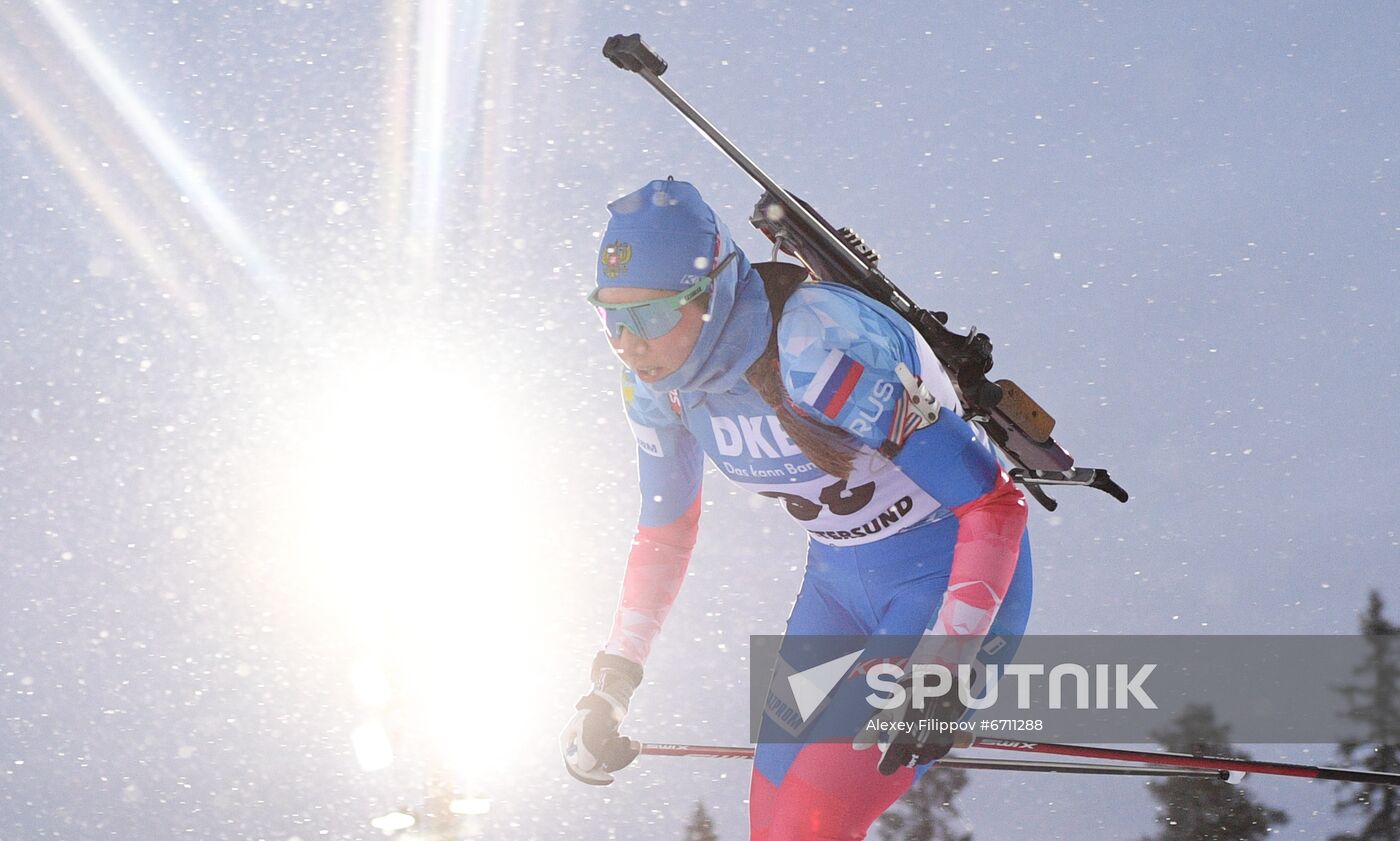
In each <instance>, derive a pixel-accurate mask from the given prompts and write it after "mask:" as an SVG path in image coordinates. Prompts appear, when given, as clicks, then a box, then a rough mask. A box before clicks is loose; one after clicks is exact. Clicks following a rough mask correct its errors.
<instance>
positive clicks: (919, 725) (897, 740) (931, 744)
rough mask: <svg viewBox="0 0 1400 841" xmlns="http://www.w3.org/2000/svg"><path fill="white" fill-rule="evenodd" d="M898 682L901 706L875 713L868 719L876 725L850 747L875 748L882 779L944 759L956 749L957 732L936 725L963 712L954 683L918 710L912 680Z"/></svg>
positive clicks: (954, 721) (863, 730)
mask: <svg viewBox="0 0 1400 841" xmlns="http://www.w3.org/2000/svg"><path fill="white" fill-rule="evenodd" d="M899 683H900V686H902V687H903V688H904V693H905V694H904V698H905V700H904V704H903V705H901V706H899V707H895V708H894V709H892V710H884V711H881V712H879V713H876V714H875V715H874V716H873V717H872V719H871V720H872V722H875V723H876V725H877V726H876V727H874V728H867V729H862V732H861V734H860V735H858V736H857V737H856V740H855V742H854V744H853V747H855V748H856V750H863V749H865V748H869V747H872V746H874V745H879V747H880V751H881V753H882V754H883V755H882V756H881V757H880V765H879V770H880V773H881V774H884V775H885V776H890V775H892V774H894V773H896V772H897V771H899V769H900V768H906V767H917V766H919V765H927V764H929V763H930V762H936V761H938V760H940V759H942V758H943V757H944V756H947V755H948V751H950V750H952V749H953V748H954V747H955V746H956V742H957V733H956V732H955V731H954V730H953V729H952V728H951V727H948V728H947V729H941V728H938V726H937V725H938V724H939V723H942V724H946V725H951V724H953V723H956V722H958V721H961V720H962V717H963V715H964V714H965V713H966V712H967V707H965V706H964V705H963V703H962V701H961V700H959V698H958V693H957V685H956V682H954V684H953V686H952V687H951V688H950V689H949V691H948V692H946V693H945V694H943V695H942V696H939V697H937V698H930V699H927V700H926V701H925V703H924V707H923V708H922V709H920V708H917V707H915V706H914V705H913V704H914V691H913V686H912V681H911V680H910V679H908V678H905V679H904V680H901V681H900V682H899Z"/></svg>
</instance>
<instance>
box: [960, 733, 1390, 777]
mask: <svg viewBox="0 0 1400 841" xmlns="http://www.w3.org/2000/svg"><path fill="white" fill-rule="evenodd" d="M957 747H960V748H988V749H991V750H1013V751H1020V752H1022V753H1038V754H1049V755H1053V756H1078V757H1082V758H1085V759H1108V760H1115V761H1120V762H1147V763H1151V764H1154V765H1167V766H1172V767H1176V768H1196V769H1205V770H1211V771H1242V772H1244V773H1250V774H1271V775H1274V776H1280V777H1301V778H1304V779H1311V780H1336V781H1339V782H1344V783H1366V784H1370V785H1383V786H1400V774H1395V773H1386V772H1383V771H1357V770H1353V769H1351V768H1328V767H1324V766H1320V765H1298V764H1294V763H1291V762H1263V761H1260V760H1255V759H1236V758H1233V757H1226V756H1196V755H1194V754H1189V753H1166V752H1156V751H1144V750H1127V749H1123V748H1100V747H1093V746H1090V745H1064V744H1057V743H1054V742H1022V741H1012V740H1008V739H979V738H977V737H975V736H970V735H966V734H964V735H963V736H962V737H961V738H960V739H959V740H958V742H957Z"/></svg>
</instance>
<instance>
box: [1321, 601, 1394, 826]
mask: <svg viewBox="0 0 1400 841" xmlns="http://www.w3.org/2000/svg"><path fill="white" fill-rule="evenodd" d="M1384 612H1385V604H1384V602H1382V601H1381V595H1380V593H1378V592H1376V591H1374V590H1373V591H1371V596H1370V599H1369V600H1368V604H1367V609H1366V613H1365V614H1364V615H1363V616H1362V617H1361V634H1362V637H1363V639H1364V642H1365V644H1366V648H1367V655H1366V659H1365V660H1364V661H1363V662H1362V663H1361V664H1360V665H1359V666H1358V667H1357V668H1356V669H1355V670H1353V672H1352V674H1353V675H1354V676H1355V678H1356V682H1355V683H1352V684H1349V685H1347V686H1343V687H1341V688H1340V691H1341V693H1342V695H1343V696H1344V697H1345V698H1346V700H1347V711H1346V717H1347V718H1348V719H1350V720H1351V721H1354V722H1356V723H1357V724H1359V725H1361V733H1362V735H1361V736H1360V737H1359V738H1357V739H1355V740H1351V741H1346V742H1342V743H1341V744H1340V745H1338V746H1337V747H1338V750H1339V752H1340V753H1341V755H1342V760H1343V764H1344V765H1347V766H1349V767H1354V766H1356V765H1357V764H1359V765H1360V766H1361V767H1362V768H1365V769H1366V770H1368V771H1382V772H1388V773H1392V774H1393V773H1396V772H1400V628H1397V626H1396V625H1394V624H1392V623H1391V622H1389V621H1387V620H1386V618H1385V615H1384ZM1343 790H1344V792H1345V793H1344V796H1343V798H1342V799H1341V800H1339V801H1338V802H1337V805H1336V810H1337V812H1338V813H1341V814H1346V813H1352V812H1359V813H1361V815H1362V816H1363V818H1364V820H1363V822H1362V824H1361V827H1360V828H1359V829H1358V830H1356V831H1355V832H1346V833H1342V834H1340V835H1334V836H1332V841H1400V791H1397V790H1396V788H1395V786H1382V785H1365V784H1362V783H1343Z"/></svg>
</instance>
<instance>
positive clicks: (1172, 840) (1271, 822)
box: [1144, 705, 1288, 841]
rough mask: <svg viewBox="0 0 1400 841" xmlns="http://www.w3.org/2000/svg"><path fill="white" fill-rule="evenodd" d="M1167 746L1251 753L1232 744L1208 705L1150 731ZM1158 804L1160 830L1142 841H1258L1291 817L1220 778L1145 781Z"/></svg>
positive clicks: (1230, 753)
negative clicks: (1242, 750)
mask: <svg viewBox="0 0 1400 841" xmlns="http://www.w3.org/2000/svg"><path fill="white" fill-rule="evenodd" d="M1152 737H1153V738H1154V739H1156V740H1157V741H1158V742H1159V743H1160V744H1161V745H1162V747H1163V748H1165V749H1167V750H1168V751H1172V752H1176V753H1194V754H1203V755H1207V756H1235V757H1240V758H1242V759H1248V758H1249V757H1248V755H1247V754H1244V753H1242V752H1240V751H1237V750H1235V749H1234V748H1232V747H1231V745H1230V728H1229V726H1228V725H1226V724H1224V723H1221V722H1218V721H1216V720H1215V711H1214V710H1212V709H1211V708H1210V707H1206V706H1200V705H1192V706H1189V707H1187V708H1186V709H1185V710H1184V711H1183V712H1182V714H1181V715H1180V716H1178V717H1177V718H1176V720H1175V721H1173V722H1172V725H1171V726H1170V727H1169V728H1167V729H1165V730H1159V731H1157V732H1155V733H1153V734H1152ZM1147 788H1148V793H1149V794H1151V795H1152V797H1153V799H1154V800H1156V801H1157V803H1158V804H1159V805H1158V806H1157V823H1158V824H1159V825H1160V826H1161V831H1160V832H1158V833H1157V835H1155V836H1149V837H1148V838H1146V839H1145V840H1144V841H1260V839H1263V838H1264V837H1266V836H1267V835H1268V834H1269V830H1270V828H1272V827H1276V826H1281V825H1283V824H1285V823H1287V822H1288V815H1286V814H1285V813H1284V812H1282V811H1280V810H1278V809H1274V808H1271V807H1269V806H1265V805H1263V804H1261V803H1259V802H1257V801H1255V800H1254V798H1253V796H1251V795H1250V793H1249V792H1248V791H1247V790H1246V789H1245V788H1244V787H1243V786H1238V785H1226V784H1224V783H1222V782H1219V781H1216V780H1201V779H1192V778H1190V777H1171V778H1169V779H1167V780H1164V781H1160V782H1158V781H1154V782H1150V783H1148V784H1147Z"/></svg>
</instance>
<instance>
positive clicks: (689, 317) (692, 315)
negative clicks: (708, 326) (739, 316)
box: [598, 286, 710, 383]
mask: <svg viewBox="0 0 1400 841" xmlns="http://www.w3.org/2000/svg"><path fill="white" fill-rule="evenodd" d="M675 294H676V293H675V291H674V290H665V289H631V288H628V287H625V286H610V287H607V288H605V289H600V290H598V301H599V302H600V303H604V304H637V303H641V302H642V301H652V300H656V299H658V298H669V297H671V296H672V295H675ZM709 298H710V296H709V295H704V296H702V297H700V298H698V299H696V300H694V301H691V302H690V303H688V304H686V305H685V306H683V307H681V320H680V323H679V324H677V325H676V326H675V327H674V328H672V329H671V331H670V332H668V333H667V334H666V335H664V336H659V337H657V338H655V339H643V338H642V337H640V336H638V335H637V334H636V333H633V332H632V331H631V330H628V329H627V328H625V327H624V328H622V335H621V337H618V336H609V337H608V341H609V343H611V344H612V348H613V352H614V353H616V354H617V356H618V358H619V359H621V360H622V363H623V364H624V365H626V366H627V367H628V368H631V369H632V370H633V371H636V372H637V379H639V380H641V381H642V382H644V383H649V382H654V381H655V380H659V379H661V378H662V377H665V376H668V375H670V374H673V373H675V372H676V371H677V370H678V369H679V368H680V367H681V366H682V365H684V364H685V361H686V360H687V359H689V358H690V352H691V351H692V350H694V349H695V342H696V341H697V340H698V339H699V338H700V331H701V329H703V328H704V326H705V319H706V317H707V316H706V315H705V312H706V310H707V308H708V306H709Z"/></svg>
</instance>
